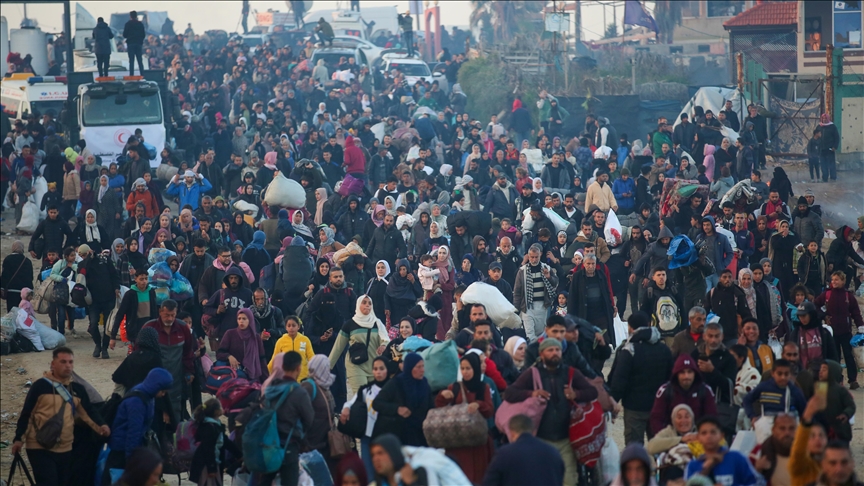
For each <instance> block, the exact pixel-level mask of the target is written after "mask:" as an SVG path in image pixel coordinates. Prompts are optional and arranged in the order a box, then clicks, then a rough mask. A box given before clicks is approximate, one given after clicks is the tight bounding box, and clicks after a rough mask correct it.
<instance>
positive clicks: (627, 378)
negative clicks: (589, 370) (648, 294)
mask: <svg viewBox="0 0 864 486" xmlns="http://www.w3.org/2000/svg"><path fill="white" fill-rule="evenodd" d="M672 364H673V361H672V353H671V352H670V351H669V348H667V347H666V345H665V344H663V341H662V340H661V339H660V332H659V331H658V329H657V328H653V327H652V328H647V327H646V328H640V329H637V330H636V332H634V333H633V334H632V335H631V336H630V337H629V338H628V339H627V341H625V342H624V344H622V345H621V347H620V348H619V349H618V353H617V354H616V355H615V361H614V362H613V363H612V371H611V372H610V374H609V385H610V387H611V394H612V397H614V398H615V400H620V401H622V404H623V405H624V408H625V409H627V410H634V411H638V412H650V411H651V407H652V406H653V405H654V394H655V393H656V392H657V389H659V388H660V386H661V385H663V383H665V382H666V377H668V376H669V373H670V372H671V371H672Z"/></svg>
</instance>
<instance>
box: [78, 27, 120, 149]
mask: <svg viewBox="0 0 864 486" xmlns="http://www.w3.org/2000/svg"><path fill="white" fill-rule="evenodd" d="M113 38H114V33H113V32H111V27H108V24H106V23H105V22H97V23H96V27H94V28H93V53H94V54H96V55H97V56H101V55H110V54H111V39H113ZM85 160H86V159H85Z"/></svg>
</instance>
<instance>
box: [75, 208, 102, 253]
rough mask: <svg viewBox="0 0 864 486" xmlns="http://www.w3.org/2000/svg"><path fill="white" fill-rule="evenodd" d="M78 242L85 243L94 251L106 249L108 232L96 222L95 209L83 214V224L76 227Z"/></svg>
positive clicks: (98, 251)
mask: <svg viewBox="0 0 864 486" xmlns="http://www.w3.org/2000/svg"><path fill="white" fill-rule="evenodd" d="M77 233H78V242H79V243H86V244H87V245H88V246H90V249H91V250H93V252H94V253H97V254H98V253H100V252H102V250H107V249H108V241H109V240H108V233H107V232H106V231H105V228H103V227H102V226H101V225H99V224H97V222H96V211H95V210H93V209H90V210H88V211H87V212H86V213H85V215H84V224H83V225H80V226H79V227H78V231H77Z"/></svg>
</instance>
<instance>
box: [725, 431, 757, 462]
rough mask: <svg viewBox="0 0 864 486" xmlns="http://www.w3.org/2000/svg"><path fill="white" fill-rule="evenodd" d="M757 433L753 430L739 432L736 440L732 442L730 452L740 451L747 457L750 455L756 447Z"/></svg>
mask: <svg viewBox="0 0 864 486" xmlns="http://www.w3.org/2000/svg"><path fill="white" fill-rule="evenodd" d="M757 443H758V442H757V441H756V432H754V431H752V430H739V431H738V433H737V434H735V440H733V441H732V445H731V446H730V447H729V450H730V451H738V452H740V453H741V454H744V455H745V456H748V455H750V452H751V451H752V450H753V448H754V447H756V444H757Z"/></svg>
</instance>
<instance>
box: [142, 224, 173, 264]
mask: <svg viewBox="0 0 864 486" xmlns="http://www.w3.org/2000/svg"><path fill="white" fill-rule="evenodd" d="M154 248H164V249H166V250H170V251H172V252H173V251H174V250H176V248H174V242H173V241H171V233H169V232H168V230H167V229H164V228H163V229H159V230H158V231H156V236H155V237H154V238H153V242H152V243H151V245H150V248H148V249H147V252H146V254H145V256H147V257H148V258H149V256H150V250H152V249H154Z"/></svg>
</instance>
